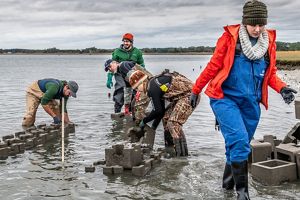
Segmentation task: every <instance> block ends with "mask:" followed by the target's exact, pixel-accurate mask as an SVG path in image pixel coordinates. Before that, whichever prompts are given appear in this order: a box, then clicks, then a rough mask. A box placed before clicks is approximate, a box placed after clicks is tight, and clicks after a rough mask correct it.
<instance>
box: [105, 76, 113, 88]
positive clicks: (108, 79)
mask: <svg viewBox="0 0 300 200" xmlns="http://www.w3.org/2000/svg"><path fill="white" fill-rule="evenodd" d="M113 76H114V74H113V73H111V72H108V73H107V80H106V87H107V88H109V89H111V87H112V86H113V85H114V84H113V81H112V77H113Z"/></svg>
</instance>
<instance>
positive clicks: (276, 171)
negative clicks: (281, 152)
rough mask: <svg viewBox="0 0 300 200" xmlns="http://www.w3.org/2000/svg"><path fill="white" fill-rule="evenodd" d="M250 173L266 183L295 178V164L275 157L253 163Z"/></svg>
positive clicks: (274, 183)
mask: <svg viewBox="0 0 300 200" xmlns="http://www.w3.org/2000/svg"><path fill="white" fill-rule="evenodd" d="M251 173H252V177H253V178H254V179H256V180H258V181H260V182H262V183H263V184H266V185H280V183H282V182H284V181H294V180H296V179H297V173H296V164H295V163H291V162H286V161H282V160H277V159H275V160H268V161H262V162H257V163H253V164H252V166H251Z"/></svg>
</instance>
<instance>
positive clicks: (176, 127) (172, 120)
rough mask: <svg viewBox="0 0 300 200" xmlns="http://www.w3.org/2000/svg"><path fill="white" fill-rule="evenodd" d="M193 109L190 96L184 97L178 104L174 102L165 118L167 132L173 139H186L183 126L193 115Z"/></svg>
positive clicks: (164, 123) (164, 124)
mask: <svg viewBox="0 0 300 200" xmlns="http://www.w3.org/2000/svg"><path fill="white" fill-rule="evenodd" d="M192 112H193V108H192V106H191V105H190V103H189V96H186V97H183V98H181V99H179V100H177V101H176V102H172V103H171V104H170V105H169V106H168V109H167V110H166V112H165V115H164V117H163V126H164V129H165V131H169V132H170V133H171V135H172V137H173V138H182V137H185V136H184V133H183V130H182V125H183V124H184V123H185V122H186V120H187V119H188V118H189V116H190V115H191V114H192Z"/></svg>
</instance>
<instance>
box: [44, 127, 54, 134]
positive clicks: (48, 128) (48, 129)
mask: <svg viewBox="0 0 300 200" xmlns="http://www.w3.org/2000/svg"><path fill="white" fill-rule="evenodd" d="M44 129H45V132H47V133H50V131H52V130H55V128H54V127H53V126H45V127H44Z"/></svg>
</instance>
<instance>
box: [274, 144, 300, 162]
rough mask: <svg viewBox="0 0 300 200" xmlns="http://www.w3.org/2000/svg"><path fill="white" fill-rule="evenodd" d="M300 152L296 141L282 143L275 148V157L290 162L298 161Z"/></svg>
mask: <svg viewBox="0 0 300 200" xmlns="http://www.w3.org/2000/svg"><path fill="white" fill-rule="evenodd" d="M299 152H300V148H299V147H296V146H295V144H294V143H288V144H280V145H278V146H277V147H276V148H275V159H278V160H284V161H288V162H294V163H295V162H296V154H297V153H299Z"/></svg>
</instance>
